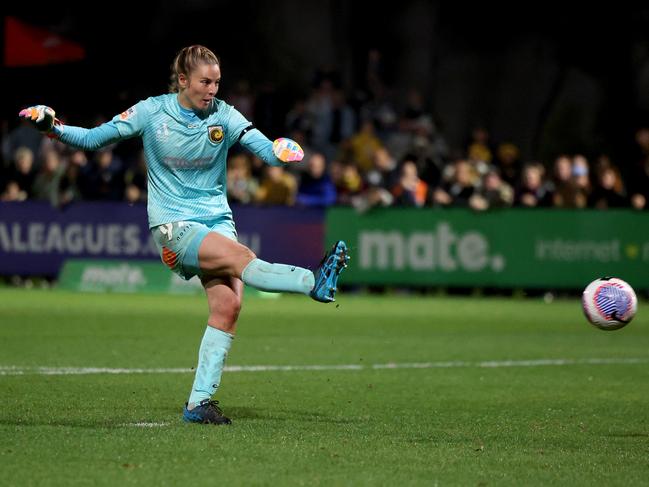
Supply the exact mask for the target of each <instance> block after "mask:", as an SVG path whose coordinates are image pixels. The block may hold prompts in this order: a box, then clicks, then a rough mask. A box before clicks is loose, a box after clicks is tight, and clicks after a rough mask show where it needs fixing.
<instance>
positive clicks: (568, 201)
mask: <svg viewBox="0 0 649 487" xmlns="http://www.w3.org/2000/svg"><path fill="white" fill-rule="evenodd" d="M370 60H371V56H370ZM340 85H341V83H340V82H339V81H338V80H337V78H336V76H335V74H328V73H319V74H318V75H317V76H316V80H315V81H314V83H313V86H312V88H311V89H310V92H308V93H306V94H305V96H303V97H302V98H300V99H299V100H297V101H295V102H294V104H293V106H292V108H291V109H290V110H289V111H288V113H287V114H286V117H285V120H284V127H281V126H279V127H278V126H276V125H277V123H276V122H273V120H277V115H278V114H277V113H276V111H275V113H269V111H272V105H273V104H272V103H269V102H268V94H264V93H261V92H260V93H258V94H256V95H255V94H253V92H252V91H251V89H250V88H249V85H248V84H247V83H245V82H240V83H238V84H237V85H236V87H235V89H234V90H233V91H232V92H231V93H228V94H226V96H225V97H224V98H225V100H226V101H227V102H228V103H230V104H232V105H234V106H235V107H236V108H238V109H239V110H240V111H241V112H242V113H243V114H244V115H245V116H246V117H247V118H248V119H249V120H251V121H254V122H255V124H256V125H257V126H258V127H259V128H260V129H261V130H262V131H264V132H265V133H266V134H267V135H269V136H271V137H272V135H274V134H277V135H280V134H282V135H286V136H288V137H291V138H293V139H295V140H296V141H297V142H299V143H300V144H301V145H302V147H303V148H304V152H305V160H304V162H303V163H301V164H290V165H286V166H284V167H270V166H267V165H265V164H264V163H263V162H262V161H261V160H259V159H258V158H256V157H254V156H252V155H251V154H249V153H248V152H245V151H243V150H241V149H240V148H234V149H233V150H232V151H230V157H229V161H228V171H227V185H228V197H229V199H230V201H231V202H232V203H235V204H254V205H285V206H302V207H327V206H331V205H343V206H353V207H354V208H356V209H357V210H359V211H366V210H368V209H370V208H373V207H388V206H407V207H468V208H472V209H474V210H487V209H489V208H502V207H512V206H513V207H561V208H599V209H605V208H625V207H628V208H635V209H646V208H648V202H647V200H648V198H649V127H641V128H638V129H637V131H636V132H635V134H629V136H630V137H632V136H633V135H635V143H636V155H635V156H633V157H632V158H631V160H625V161H613V160H611V158H610V157H608V156H607V155H606V154H600V155H597V156H592V155H590V156H589V157H586V156H585V155H583V154H567V153H566V154H557V156H556V158H555V159H554V160H551V161H530V160H523V159H522V157H521V154H520V150H519V148H518V147H517V145H516V141H494V140H492V137H491V134H490V133H489V132H488V131H487V130H486V129H485V128H483V127H475V128H473V130H471V134H470V137H469V138H468V141H467V143H466V144H465V146H464V147H449V144H448V143H447V142H446V140H445V138H444V135H443V133H442V131H441V130H439V129H438V125H437V124H436V121H435V119H434V117H433V116H432V115H431V113H429V112H427V110H426V108H425V103H424V99H423V97H422V95H421V93H419V92H417V91H415V90H412V91H410V92H409V93H407V95H406V96H399V97H398V98H399V99H403V100H404V101H403V103H401V104H398V103H395V102H394V101H393V100H394V99H395V97H393V96H391V95H390V91H389V90H388V89H387V88H386V86H385V83H383V81H382V80H381V76H380V70H379V69H373V68H372V65H371V63H370V66H369V67H368V72H367V79H366V85H365V86H364V87H362V88H360V89H357V90H354V92H353V93H354V94H353V95H350V94H348V93H346V92H345V91H343V90H342V89H341V87H340ZM71 122H72V123H73V124H75V125H76V124H77V123H74V121H71ZM99 122H101V120H99V121H97V123H99ZM273 123H274V124H275V126H273V127H271V124H273ZM279 125H281V123H280V124H279ZM282 129H283V130H282ZM2 159H3V160H2V164H1V165H0V199H1V200H2V201H24V200H43V201H49V202H50V203H51V204H52V205H55V206H64V205H67V204H69V203H71V202H74V201H80V200H109V201H127V202H129V203H137V202H144V201H146V195H147V176H146V162H145V160H144V157H143V152H142V149H141V145H137V144H136V145H134V144H129V145H128V146H127V148H126V149H124V148H123V147H122V148H120V146H110V147H106V148H103V149H101V150H99V151H96V152H93V153H89V152H84V151H81V150H75V149H72V148H70V147H67V146H65V145H64V144H62V143H60V142H58V141H56V140H52V139H48V138H45V137H43V136H42V135H41V134H40V133H39V132H37V131H36V130H35V129H34V128H33V127H31V125H29V124H28V123H27V122H21V123H20V125H18V126H17V127H15V128H14V129H13V130H11V131H8V133H6V134H5V136H4V137H3V143H2Z"/></svg>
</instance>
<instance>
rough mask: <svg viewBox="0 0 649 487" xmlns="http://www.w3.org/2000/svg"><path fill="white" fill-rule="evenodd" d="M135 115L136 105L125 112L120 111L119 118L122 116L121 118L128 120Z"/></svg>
mask: <svg viewBox="0 0 649 487" xmlns="http://www.w3.org/2000/svg"><path fill="white" fill-rule="evenodd" d="M133 115H135V107H134V106H133V107H131V108H129V109H128V110H126V111H125V112H122V113H120V114H119V118H120V120H128V119H129V118H131V117H132V116H133Z"/></svg>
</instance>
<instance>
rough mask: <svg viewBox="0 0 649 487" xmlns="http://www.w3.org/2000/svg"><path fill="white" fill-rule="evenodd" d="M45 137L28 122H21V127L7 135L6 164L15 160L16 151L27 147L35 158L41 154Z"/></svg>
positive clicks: (5, 143)
mask: <svg viewBox="0 0 649 487" xmlns="http://www.w3.org/2000/svg"><path fill="white" fill-rule="evenodd" d="M42 143H43V137H42V136H41V134H40V132H39V131H38V130H36V129H35V128H34V126H33V125H32V124H31V123H29V122H27V121H26V120H21V121H20V123H19V125H18V126H17V127H16V128H14V129H13V130H12V131H11V132H9V134H8V135H7V140H5V141H3V144H2V148H3V157H4V159H5V163H8V162H9V161H11V160H12V158H13V159H15V157H16V151H17V150H18V149H19V148H21V147H25V148H27V149H29V150H30V151H31V152H32V154H33V155H34V157H36V156H38V155H39V154H40V153H41V145H42Z"/></svg>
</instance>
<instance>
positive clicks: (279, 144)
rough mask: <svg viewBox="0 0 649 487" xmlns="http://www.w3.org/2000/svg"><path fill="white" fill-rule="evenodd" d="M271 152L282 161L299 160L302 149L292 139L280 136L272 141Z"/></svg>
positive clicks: (302, 154) (302, 155) (301, 155)
mask: <svg viewBox="0 0 649 487" xmlns="http://www.w3.org/2000/svg"><path fill="white" fill-rule="evenodd" d="M273 154H275V157H277V158H278V159H279V160H280V161H282V162H300V161H301V160H302V158H303V157H304V151H303V150H302V147H300V144H298V143H297V142H295V141H294V140H291V139H287V138H286V137H280V138H279V139H276V140H275V141H274V142H273Z"/></svg>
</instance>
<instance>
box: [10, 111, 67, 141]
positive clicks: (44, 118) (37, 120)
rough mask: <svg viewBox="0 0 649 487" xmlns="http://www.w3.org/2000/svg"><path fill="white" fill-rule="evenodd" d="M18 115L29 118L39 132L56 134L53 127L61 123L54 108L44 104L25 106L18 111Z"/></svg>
mask: <svg viewBox="0 0 649 487" xmlns="http://www.w3.org/2000/svg"><path fill="white" fill-rule="evenodd" d="M18 116H19V117H22V118H25V119H27V120H29V121H30V122H32V123H33V124H34V126H35V127H36V128H37V129H38V130H39V131H40V132H42V133H44V134H47V135H56V131H55V130H54V127H55V126H60V125H61V122H60V121H59V120H58V119H57V118H56V113H55V112H54V110H53V109H51V108H50V107H47V106H45V105H36V106H33V107H29V108H25V109H24V110H21V111H20V113H19V114H18Z"/></svg>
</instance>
